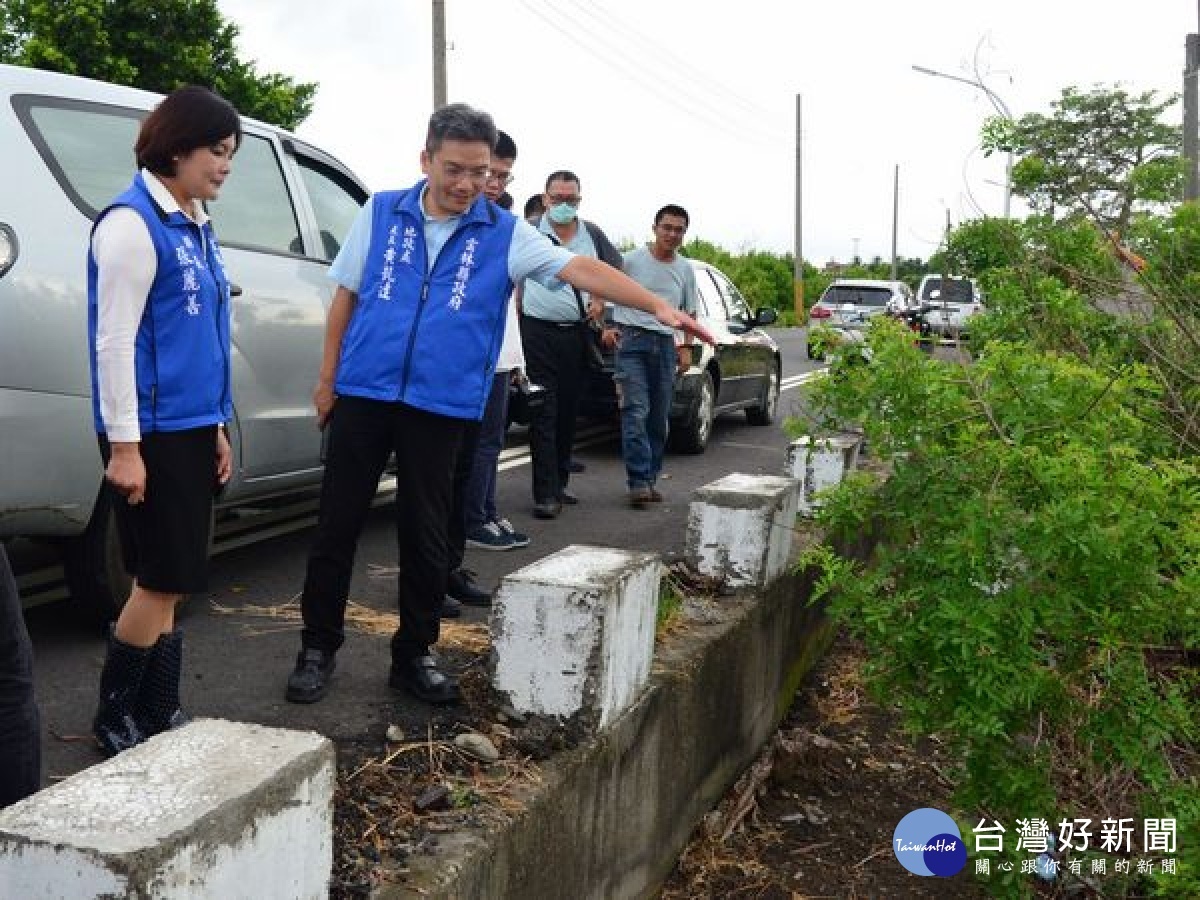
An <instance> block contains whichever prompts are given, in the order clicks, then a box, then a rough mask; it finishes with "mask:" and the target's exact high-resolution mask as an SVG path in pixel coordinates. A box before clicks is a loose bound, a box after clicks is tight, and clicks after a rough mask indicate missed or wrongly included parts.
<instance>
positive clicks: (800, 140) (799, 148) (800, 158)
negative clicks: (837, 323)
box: [792, 94, 804, 322]
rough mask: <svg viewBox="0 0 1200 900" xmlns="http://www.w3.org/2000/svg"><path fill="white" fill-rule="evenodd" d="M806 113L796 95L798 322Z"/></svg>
mask: <svg viewBox="0 0 1200 900" xmlns="http://www.w3.org/2000/svg"><path fill="white" fill-rule="evenodd" d="M803 199H804V113H803V108H802V103H801V97H800V95H799V94H797V95H796V248H795V249H796V254H795V257H796V258H795V262H793V263H792V301H793V310H794V312H795V314H796V321H797V322H803V321H804V212H803Z"/></svg>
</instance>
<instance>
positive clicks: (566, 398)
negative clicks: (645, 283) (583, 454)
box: [521, 170, 622, 519]
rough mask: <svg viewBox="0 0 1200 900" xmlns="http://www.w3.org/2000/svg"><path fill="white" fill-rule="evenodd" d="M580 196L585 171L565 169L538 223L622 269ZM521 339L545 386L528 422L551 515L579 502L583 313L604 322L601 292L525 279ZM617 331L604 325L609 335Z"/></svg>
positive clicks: (534, 374)
mask: <svg viewBox="0 0 1200 900" xmlns="http://www.w3.org/2000/svg"><path fill="white" fill-rule="evenodd" d="M581 199H582V194H581V191H580V184H579V176H577V175H576V174H575V173H573V172H568V171H565V170H562V171H558V172H553V173H551V174H550V176H549V177H548V178H547V179H546V191H545V194H544V200H545V206H546V212H545V213H544V214H543V215H542V217H541V219H540V220H539V222H538V228H539V230H541V231H542V233H543V234H545V235H546V236H547V237H548V238H549V239H550V240H551V241H553V242H554V243H556V244H560V245H562V246H564V247H566V248H567V249H568V250H570V251H572V252H573V253H576V254H578V255H580V256H589V257H592V258H594V259H599V260H601V261H602V262H606V263H608V264H609V265H611V266H613V267H614V268H617V269H620V268H621V264H622V259H621V254H620V252H619V251H618V250H617V249H616V248H615V247H614V246H613V245H612V242H611V241H609V239H608V237H607V236H605V234H604V232H603V231H601V230H600V228H599V227H598V226H596V225H595V224H594V223H592V222H586V221H584V220H583V219H580V218H579V203H580V201H581ZM521 308H522V313H523V315H522V318H521V338H522V342H523V344H524V347H525V358H526V362H527V371H528V374H529V378H530V379H531V380H532V381H533V382H534V383H536V384H540V385H542V386H543V387H544V388H546V395H545V401H544V403H543V404H542V406H541V408H540V409H539V410H538V413H537V415H536V416H535V417H534V420H533V422H532V423H531V424H530V428H529V449H530V452H531V456H532V458H533V504H534V505H533V514H534V515H535V516H537V517H538V518H539V519H553V518H555V517H557V516H558V515H559V513H560V512H562V507H563V504H564V503H565V504H567V505H574V504H576V503H578V502H579V500H578V498H576V497H575V495H574V494H572V493H570V492H569V491H568V490H567V482H568V480H569V479H570V477H571V444H572V443H573V442H574V440H575V416H576V414H577V411H578V407H579V393H580V389H581V388H582V386H583V381H584V377H585V376H586V374H587V373H586V370H585V363H584V359H585V357H584V349H585V348H584V345H583V341H584V340H585V339H587V335H586V332H585V329H584V328H583V327H581V322H582V320H583V318H584V316H590V317H592V318H593V319H595V320H596V321H600V320H601V318H602V317H603V315H604V301H603V299H602V298H598V297H591V298H590V300H589V297H588V295H586V294H582V293H579V292H576V291H575V290H574V289H573V288H572V287H571V285H569V284H565V283H562V282H560V283H558V284H557V285H556V286H554V287H546V286H544V285H542V284H538V283H537V282H534V281H526V282H525V287H524V294H523V298H522V307H521ZM614 339H615V335H612V334H611V333H607V332H606V340H610V341H611V340H614Z"/></svg>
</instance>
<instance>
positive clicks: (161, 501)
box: [100, 425, 218, 594]
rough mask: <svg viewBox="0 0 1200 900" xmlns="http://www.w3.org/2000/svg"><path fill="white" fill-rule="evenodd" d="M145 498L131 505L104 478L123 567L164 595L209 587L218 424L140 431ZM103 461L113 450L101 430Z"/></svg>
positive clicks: (140, 584)
mask: <svg viewBox="0 0 1200 900" xmlns="http://www.w3.org/2000/svg"><path fill="white" fill-rule="evenodd" d="M141 453H142V460H143V462H144V463H145V465H146V498H145V500H144V501H143V502H141V503H138V504H136V505H130V503H129V501H128V500H127V499H126V498H125V497H124V496H123V495H122V494H120V493H118V492H117V491H116V490H115V489H114V488H113V486H112V485H111V484H109V483H108V482H107V481H105V483H104V490H106V491H108V493H109V497H110V498H111V500H112V505H113V510H114V513H115V515H116V520H117V534H118V535H119V536H120V539H121V557H122V560H123V562H124V564H125V570H126V571H127V572H128V573H129V574H130V575H132V576H133V577H134V578H135V579H136V580H137V583H138V585H139V586H141V587H143V588H145V589H146V590H150V591H157V592H160V593H164V594H195V593H200V592H202V591H204V590H206V589H207V587H208V548H209V539H210V531H211V528H212V508H213V496H214V494H215V493H216V489H217V487H218V485H217V426H215V425H208V426H205V427H203V428H190V429H187V430H186V431H156V432H150V433H149V434H143V435H142V440H141ZM100 456H101V458H102V459H103V460H104V464H105V465H106V466H107V465H108V460H109V458H110V457H111V456H112V449H111V447H110V446H109V442H108V440H107V438H106V437H105V436H104V435H100Z"/></svg>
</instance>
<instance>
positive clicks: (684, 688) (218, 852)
mask: <svg viewBox="0 0 1200 900" xmlns="http://www.w3.org/2000/svg"><path fill="white" fill-rule="evenodd" d="M853 443H854V442H853V441H850V442H849V443H846V442H841V443H835V442H829V441H825V442H817V443H816V444H809V443H801V442H797V443H796V444H794V445H793V446H792V448H791V449H790V452H789V454H788V470H787V472H786V475H785V477H771V476H748V475H730V476H727V477H726V478H723V479H720V480H719V481H717V482H714V483H712V484H710V485H708V486H706V487H704V488H701V489H699V490H698V491H696V493H695V494H694V495H693V499H692V503H691V506H690V509H689V524H688V532H689V533H688V540H687V546H688V555H689V563H690V565H691V566H692V568H693V569H694V570H695V571H697V572H698V573H700V574H702V575H706V576H710V577H713V578H719V579H721V580H722V581H724V582H726V583H727V584H729V585H730V586H734V587H736V588H737V590H736V592H735V593H734V594H733V595H731V596H728V597H721V598H720V599H719V600H716V601H714V602H713V604H712V608H711V609H708V610H707V611H706V612H705V615H704V616H703V617H701V618H699V619H697V620H696V621H693V622H689V623H688V627H687V628H686V629H680V630H679V632H678V633H677V634H673V635H671V636H670V637H668V638H667V639H666V640H664V641H663V642H662V643H661V645H660V646H658V647H657V648H656V647H655V645H654V624H655V610H656V608H657V601H658V581H659V578H660V575H661V563H660V562H659V560H658V558H657V557H656V556H655V555H653V554H645V553H629V552H625V551H618V550H612V549H608V548H597V547H579V546H574V547H568V548H566V549H564V550H561V551H559V552H558V553H556V554H553V555H552V556H549V557H546V558H545V559H542V560H540V561H538V562H536V563H534V564H532V565H530V566H527V567H526V568H524V569H522V570H520V571H518V572H514V573H513V574H511V575H509V576H507V577H506V578H505V579H504V581H503V582H502V584H501V587H500V590H499V592H498V594H497V597H496V603H495V605H494V607H493V611H492V621H491V630H492V635H493V650H492V656H491V668H490V675H491V682H492V687H493V688H494V689H495V690H496V691H497V692H498V693H499V694H500V696H502V697H506V698H507V700H508V702H509V704H510V705H511V706H512V707H513V708H514V709H515V710H516V711H517V712H519V713H521V714H525V715H533V716H554V717H558V718H559V719H561V720H563V721H567V722H570V723H571V724H572V727H573V728H574V729H575V731H576V732H577V733H579V734H581V735H582V740H580V742H579V743H578V744H576V745H575V746H574V747H573V748H572V749H570V750H568V751H566V752H564V753H562V754H560V755H559V756H557V757H555V758H553V759H551V760H549V761H548V762H547V763H545V764H543V766H542V770H541V772H540V775H541V777H540V780H539V782H538V783H537V785H536V787H530V788H525V789H523V794H524V795H523V796H516V797H514V798H513V799H514V800H515V801H516V802H517V803H518V804H520V808H521V811H520V812H519V813H516V814H514V815H512V816H511V817H509V819H508V821H507V823H506V824H505V825H504V826H502V827H498V828H493V829H491V830H488V831H486V832H485V831H482V830H479V831H470V830H465V831H461V832H457V833H455V834H452V835H446V836H443V840H441V841H440V843H439V845H438V847H437V848H436V850H435V851H434V852H433V853H432V854H430V855H428V856H422V857H412V858H410V859H409V860H408V861H407V865H408V868H409V874H408V876H407V878H406V880H405V881H404V882H403V883H402V884H401V883H393V884H386V885H384V886H383V887H381V888H380V889H378V890H377V891H376V892H375V894H374V896H376V897H379V898H398V897H411V896H423V897H442V898H447V900H449V898H489V900H491V898H523V900H524V898H539V900H541V898H558V897H564V898H566V897H570V898H597V900H599V898H605V900H608V898H623V897H644V896H647V895H648V894H650V893H651V892H652V891H654V890H655V889H656V888H657V887H658V886H659V885H660V884H661V882H662V881H663V880H664V879H665V877H666V876H667V875H668V874H669V872H670V870H671V868H672V867H673V865H674V860H675V858H676V856H677V854H678V852H679V851H680V849H681V848H682V847H683V846H684V844H685V843H686V841H687V839H688V837H689V835H690V834H691V832H692V830H693V829H694V827H695V825H696V824H697V823H698V822H699V820H700V818H701V817H702V816H703V815H704V813H706V812H707V811H708V810H709V809H710V808H711V807H712V806H713V805H714V804H715V803H716V802H717V801H718V800H719V799H720V797H721V796H722V794H723V793H724V792H725V790H726V789H727V788H728V787H729V786H730V785H731V784H732V783H733V782H734V781H735V780H736V778H737V777H738V775H739V774H740V773H741V772H742V770H743V769H744V768H745V767H746V766H747V765H749V763H750V762H751V761H752V760H753V759H754V758H755V756H756V755H757V753H758V752H759V750H760V749H761V746H762V745H763V743H764V742H765V741H766V740H767V739H768V738H769V736H770V735H771V733H772V731H773V730H774V728H775V727H776V725H777V724H778V722H779V719H780V718H781V716H782V715H783V713H784V712H785V711H786V709H787V707H788V705H789V703H790V701H791V698H792V695H793V694H794V692H795V689H796V687H797V686H798V685H799V683H800V681H801V679H802V677H803V675H804V673H805V672H806V671H807V670H808V669H809V667H810V666H811V665H812V663H813V662H814V661H815V660H816V659H817V658H818V657H819V656H820V654H821V652H822V651H823V650H824V648H825V646H826V644H827V642H828V640H829V638H830V633H831V632H830V628H829V627H828V625H827V624H826V622H825V621H824V619H823V618H822V616H821V615H820V613H819V611H817V610H815V609H814V608H812V607H809V606H808V604H807V602H806V601H807V597H808V594H809V591H810V588H811V583H810V579H809V578H808V576H807V575H806V574H805V573H797V572H795V571H792V570H791V569H790V568H789V566H788V560H789V557H790V556H791V555H792V553H793V551H794V548H795V541H796V538H797V532H796V530H795V527H794V523H795V521H796V516H797V511H798V509H811V508H812V506H813V504H814V503H815V502H819V497H814V490H817V487H816V486H817V485H820V484H830V483H833V482H834V481H836V480H838V479H840V477H841V475H842V474H843V473H844V472H845V470H846V467H847V465H852V464H853V462H852V449H853ZM335 778H336V767H335V761H334V755H333V748H332V745H331V743H330V742H329V741H328V740H326V739H325V738H323V737H321V736H320V735H316V734H313V733H310V732H295V731H286V730H281V729H274V728H264V727H261V726H257V725H247V724H237V723H231V722H224V721H220V720H211V719H210V720H201V721H198V722H195V723H193V724H191V725H189V726H187V727H185V728H182V729H179V730H177V731H174V732H168V733H166V734H163V735H160V736H158V737H156V738H154V739H152V740H151V741H149V742H148V743H146V744H145V745H143V746H141V747H138V748H135V749H134V750H132V751H129V752H127V753H125V754H122V755H121V756H118V757H117V758H115V759H113V760H109V761H108V762H105V763H101V764H99V765H97V766H94V767H92V768H90V769H87V770H85V771H83V772H80V773H79V774H77V775H75V776H73V777H72V778H69V779H66V780H65V781H63V782H60V783H59V784H57V785H54V786H52V787H50V788H47V789H46V790H44V791H42V792H40V793H38V794H36V795H34V796H33V797H30V798H29V799H27V800H25V801H23V802H22V803H19V804H16V805H15V806H12V807H10V808H9V809H7V810H4V811H3V812H0V885H3V886H4V887H3V890H4V894H5V896H14V897H18V896H20V897H63V898H76V897H78V898H84V897H89V898H90V897H171V898H184V897H187V898H199V897H212V898H221V900H228V898H235V897H246V898H250V897H253V898H256V900H258V898H276V897H277V898H280V900H285V898H286V900H294V898H319V897H325V896H327V894H328V884H329V879H330V872H331V867H332V855H333V849H332V840H333V839H332V816H333V790H334V783H335Z"/></svg>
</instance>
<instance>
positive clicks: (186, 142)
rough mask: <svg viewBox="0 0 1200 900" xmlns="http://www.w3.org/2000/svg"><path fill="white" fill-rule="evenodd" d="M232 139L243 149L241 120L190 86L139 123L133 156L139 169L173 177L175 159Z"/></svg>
mask: <svg viewBox="0 0 1200 900" xmlns="http://www.w3.org/2000/svg"><path fill="white" fill-rule="evenodd" d="M227 137H232V138H233V142H234V149H235V150H236V149H237V148H238V147H240V146H241V145H242V120H241V119H240V118H239V117H238V112H237V110H236V109H234V108H233V104H232V103H230V102H229V101H228V100H226V99H225V98H224V97H222V96H220V95H219V94H215V93H213V92H212V91H210V90H209V89H208V88H206V87H200V86H199V85H195V84H189V85H185V86H184V87H181V88H177V89H175V90H174V91H172V92H171V93H170V94H168V95H167V96H166V97H165V98H164V99H163V101H162V102H161V103H159V104H158V106H156V107H155V108H154V111H153V112H151V113H150V115H148V116H147V117H146V120H145V121H144V122H142V127H141V128H140V129H139V130H138V136H137V141H136V143H134V145H133V156H134V159H135V160H136V161H137V165H138V168H141V169H149V170H150V171H151V172H153V173H154V174H155V175H166V176H167V177H170V176H172V175H174V174H175V161H176V157H178V156H181V155H183V154H187V153H191V152H192V151H193V150H195V149H196V148H197V147H211V146H213V145H214V144H219V143H220V142H221V141H223V140H225V138H227Z"/></svg>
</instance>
